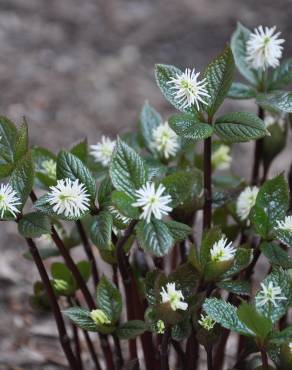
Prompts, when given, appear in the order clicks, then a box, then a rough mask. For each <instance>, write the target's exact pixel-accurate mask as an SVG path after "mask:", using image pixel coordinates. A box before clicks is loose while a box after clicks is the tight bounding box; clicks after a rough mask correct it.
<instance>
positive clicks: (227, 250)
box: [210, 238, 236, 262]
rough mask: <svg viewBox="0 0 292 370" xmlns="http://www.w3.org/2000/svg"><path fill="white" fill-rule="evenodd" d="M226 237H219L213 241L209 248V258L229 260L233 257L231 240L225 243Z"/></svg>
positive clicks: (217, 260) (216, 260) (233, 250)
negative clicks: (216, 240)
mask: <svg viewBox="0 0 292 370" xmlns="http://www.w3.org/2000/svg"><path fill="white" fill-rule="evenodd" d="M226 244H227V239H226V238H221V239H220V240H219V241H218V242H216V243H214V244H213V246H212V248H211V250H210V254H211V260H212V261H214V262H221V261H230V260H232V259H233V258H234V255H235V252H236V249H235V248H233V247H232V242H230V243H229V244H227V245H226Z"/></svg>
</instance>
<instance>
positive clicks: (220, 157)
mask: <svg viewBox="0 0 292 370" xmlns="http://www.w3.org/2000/svg"><path fill="white" fill-rule="evenodd" d="M231 161H232V158H231V156H230V148H229V146H227V145H220V146H219V148H218V149H216V150H215V151H214V152H213V153H212V166H213V167H214V169H218V170H227V169H228V168H229V167H230V164H231Z"/></svg>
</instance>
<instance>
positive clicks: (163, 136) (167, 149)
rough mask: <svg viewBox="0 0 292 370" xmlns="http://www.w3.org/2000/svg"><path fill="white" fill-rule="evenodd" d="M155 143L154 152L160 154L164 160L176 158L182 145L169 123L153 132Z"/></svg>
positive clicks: (153, 144) (153, 145)
mask: <svg viewBox="0 0 292 370" xmlns="http://www.w3.org/2000/svg"><path fill="white" fill-rule="evenodd" d="M152 136H153V140H154V141H153V143H152V147H153V149H154V150H156V151H158V152H160V153H161V154H162V155H163V156H164V158H166V159H168V158H169V157H172V156H174V155H175V154H176V153H177V151H178V149H179V147H180V145H179V138H178V136H177V134H176V133H175V132H174V131H173V130H172V129H171V128H170V127H169V125H168V122H164V123H163V124H161V125H159V126H157V127H156V128H155V129H154V130H153V131H152Z"/></svg>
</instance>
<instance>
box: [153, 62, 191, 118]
mask: <svg viewBox="0 0 292 370" xmlns="http://www.w3.org/2000/svg"><path fill="white" fill-rule="evenodd" d="M182 73H183V72H182V71H181V70H180V69H178V68H176V67H174V66H171V65H166V64H156V65H155V79H156V83H157V85H158V87H159V88H160V90H161V92H162V94H163V95H164V97H165V98H166V100H167V101H168V102H169V103H170V104H172V105H173V106H174V107H175V108H176V109H178V110H180V111H181V112H185V113H187V112H189V113H194V114H195V112H196V111H195V107H194V106H192V107H187V108H186V107H183V103H181V102H179V99H177V98H176V97H175V94H174V91H173V89H171V87H172V86H171V84H170V83H169V81H170V80H171V79H172V78H177V76H178V75H181V74H182Z"/></svg>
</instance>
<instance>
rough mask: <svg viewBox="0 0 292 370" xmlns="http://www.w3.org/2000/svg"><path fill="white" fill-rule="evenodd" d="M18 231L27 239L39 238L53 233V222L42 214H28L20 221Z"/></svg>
mask: <svg viewBox="0 0 292 370" xmlns="http://www.w3.org/2000/svg"><path fill="white" fill-rule="evenodd" d="M18 231H19V233H20V234H21V235H23V236H24V237H25V238H38V237H40V236H42V235H43V234H50V233H51V222H50V220H49V218H48V217H47V216H45V215H43V214H42V213H39V212H32V213H27V214H26V215H24V216H23V217H22V218H21V219H20V221H19V223H18Z"/></svg>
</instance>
